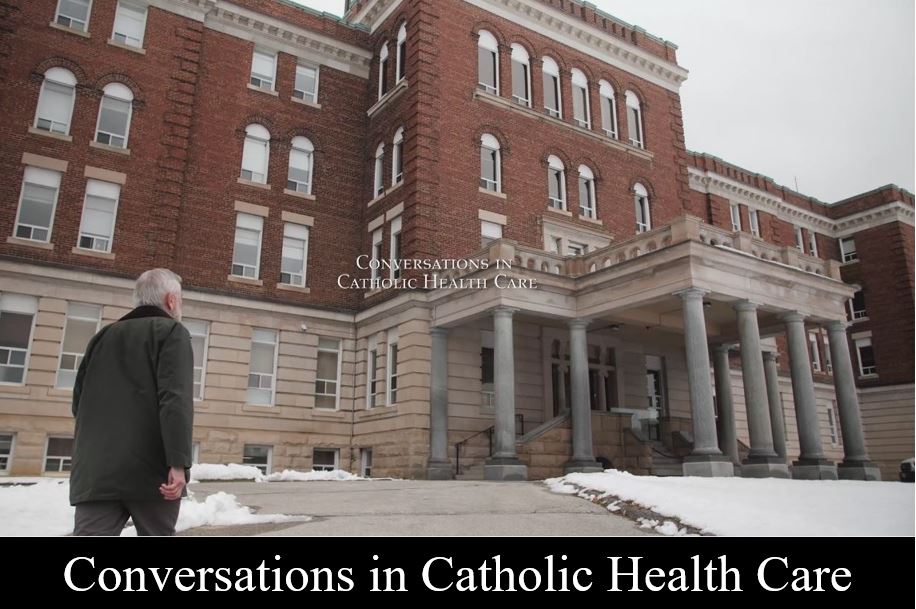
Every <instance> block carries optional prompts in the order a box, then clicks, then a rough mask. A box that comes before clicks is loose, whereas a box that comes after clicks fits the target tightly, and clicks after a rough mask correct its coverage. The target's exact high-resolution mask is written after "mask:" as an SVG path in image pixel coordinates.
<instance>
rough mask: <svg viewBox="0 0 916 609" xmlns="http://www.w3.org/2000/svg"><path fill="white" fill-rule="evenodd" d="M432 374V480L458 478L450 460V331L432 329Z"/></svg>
mask: <svg viewBox="0 0 916 609" xmlns="http://www.w3.org/2000/svg"><path fill="white" fill-rule="evenodd" d="M429 334H430V339H431V342H432V352H431V356H430V375H429V464H428V468H427V474H428V478H429V479H430V480H451V479H452V478H454V477H455V471H454V470H453V469H452V463H451V461H450V460H449V458H448V330H447V329H445V328H432V329H430V331H429Z"/></svg>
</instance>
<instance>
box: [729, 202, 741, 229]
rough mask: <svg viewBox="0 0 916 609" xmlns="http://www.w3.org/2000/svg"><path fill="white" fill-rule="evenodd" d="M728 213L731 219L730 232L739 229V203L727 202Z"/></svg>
mask: <svg viewBox="0 0 916 609" xmlns="http://www.w3.org/2000/svg"><path fill="white" fill-rule="evenodd" d="M728 213H729V216H730V217H731V221H732V232H738V231H740V230H741V205H739V204H738V203H729V205H728Z"/></svg>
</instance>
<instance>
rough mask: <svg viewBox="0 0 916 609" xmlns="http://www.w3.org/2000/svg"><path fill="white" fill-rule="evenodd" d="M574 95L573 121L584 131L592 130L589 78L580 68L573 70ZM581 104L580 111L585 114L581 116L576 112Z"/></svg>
mask: <svg viewBox="0 0 916 609" xmlns="http://www.w3.org/2000/svg"><path fill="white" fill-rule="evenodd" d="M572 94H573V120H574V121H575V123H576V124H577V125H578V126H580V127H582V128H583V129H591V128H592V104H591V100H590V99H589V86H588V77H587V76H586V75H585V72H583V71H582V70H580V69H578V68H573V69H572ZM580 104H581V106H582V107H581V108H579V109H580V110H582V112H583V113H584V115H583V116H579V114H578V113H577V112H576V109H577V108H576V107H577V105H580Z"/></svg>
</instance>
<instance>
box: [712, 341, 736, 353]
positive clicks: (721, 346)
mask: <svg viewBox="0 0 916 609" xmlns="http://www.w3.org/2000/svg"><path fill="white" fill-rule="evenodd" d="M737 346H738V343H717V344H715V345H713V346H712V351H713V353H721V352H723V351H724V352H726V353H728V352H729V351H731V350H732V349H734V348H735V347H737Z"/></svg>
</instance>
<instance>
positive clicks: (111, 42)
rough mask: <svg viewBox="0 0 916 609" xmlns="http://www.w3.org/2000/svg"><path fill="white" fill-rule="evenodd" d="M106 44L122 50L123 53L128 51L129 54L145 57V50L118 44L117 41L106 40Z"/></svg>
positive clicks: (121, 43)
mask: <svg viewBox="0 0 916 609" xmlns="http://www.w3.org/2000/svg"><path fill="white" fill-rule="evenodd" d="M108 44H109V45H111V46H113V47H116V48H119V49H124V50H125V51H130V52H131V53H136V54H138V55H146V49H144V48H141V47H132V46H130V45H129V44H124V43H123V42H118V41H117V40H113V39H111V38H109V39H108Z"/></svg>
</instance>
